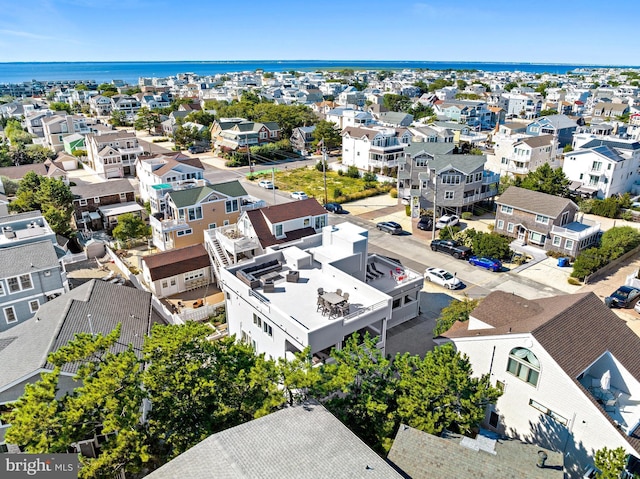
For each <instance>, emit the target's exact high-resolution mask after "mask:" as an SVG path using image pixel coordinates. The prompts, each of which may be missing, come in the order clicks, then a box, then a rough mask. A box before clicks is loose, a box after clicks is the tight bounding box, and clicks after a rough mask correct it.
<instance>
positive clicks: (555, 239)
mask: <svg viewBox="0 0 640 479" xmlns="http://www.w3.org/2000/svg"><path fill="white" fill-rule="evenodd" d="M561 244H562V238H561V237H560V236H554V237H553V246H560V245H561Z"/></svg>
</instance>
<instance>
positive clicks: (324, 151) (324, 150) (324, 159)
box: [322, 138, 327, 205]
mask: <svg viewBox="0 0 640 479" xmlns="http://www.w3.org/2000/svg"><path fill="white" fill-rule="evenodd" d="M322 176H323V179H324V204H325V205H326V204H327V147H326V145H325V144H324V138H322Z"/></svg>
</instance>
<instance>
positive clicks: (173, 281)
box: [171, 278, 176, 286]
mask: <svg viewBox="0 0 640 479" xmlns="http://www.w3.org/2000/svg"><path fill="white" fill-rule="evenodd" d="M175 285H176V279H175V278H171V286H175Z"/></svg>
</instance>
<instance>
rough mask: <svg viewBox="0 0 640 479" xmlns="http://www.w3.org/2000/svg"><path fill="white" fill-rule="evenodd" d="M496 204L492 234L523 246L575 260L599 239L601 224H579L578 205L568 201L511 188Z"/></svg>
mask: <svg viewBox="0 0 640 479" xmlns="http://www.w3.org/2000/svg"><path fill="white" fill-rule="evenodd" d="M496 204H497V205H498V207H497V210H496V220H495V226H494V230H493V231H494V232H496V233H499V234H502V235H505V236H511V237H513V238H516V240H517V241H519V242H521V243H523V244H532V245H534V246H538V247H540V248H543V249H544V250H545V251H556V252H560V253H564V254H566V255H567V256H573V257H575V256H577V255H578V253H579V252H580V251H582V250H583V249H586V248H589V247H591V246H594V245H595V244H596V243H597V242H598V240H599V238H600V234H601V231H600V224H599V223H595V222H591V221H587V220H582V221H577V213H578V205H576V204H575V203H574V202H573V201H571V200H569V199H567V198H561V197H559V196H554V195H548V194H546V193H540V192H538V191H531V190H527V189H524V188H518V187H516V186H510V187H509V188H508V189H507V190H506V191H505V192H504V193H503V194H502V195H501V196H500V198H498V199H497V200H496Z"/></svg>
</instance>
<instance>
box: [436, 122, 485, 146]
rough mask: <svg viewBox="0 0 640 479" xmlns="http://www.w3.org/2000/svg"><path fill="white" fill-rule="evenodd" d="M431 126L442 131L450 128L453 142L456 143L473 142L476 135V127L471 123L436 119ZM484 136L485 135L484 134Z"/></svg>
mask: <svg viewBox="0 0 640 479" xmlns="http://www.w3.org/2000/svg"><path fill="white" fill-rule="evenodd" d="M429 127H431V128H436V129H439V130H440V131H441V132H444V131H445V130H449V131H450V132H451V133H453V142H454V143H455V144H456V145H460V144H461V143H462V142H464V141H467V142H469V143H471V141H470V140H472V138H473V136H474V134H473V133H474V129H473V128H471V127H470V126H469V125H463V124H460V123H453V122H450V121H436V122H433V123H430V124H429ZM482 138H484V136H482Z"/></svg>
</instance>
